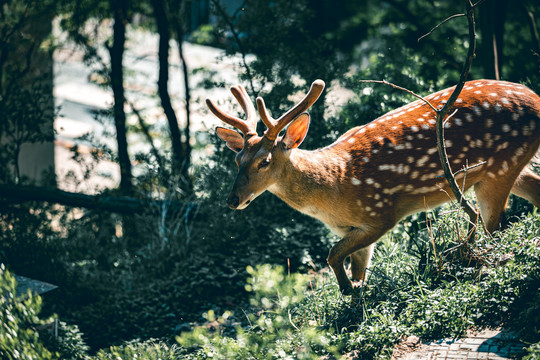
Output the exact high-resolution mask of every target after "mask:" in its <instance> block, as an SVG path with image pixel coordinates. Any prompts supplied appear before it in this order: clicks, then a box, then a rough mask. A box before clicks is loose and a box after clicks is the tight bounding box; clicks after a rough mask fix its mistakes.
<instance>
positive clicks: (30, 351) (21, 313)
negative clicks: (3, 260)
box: [0, 264, 55, 360]
mask: <svg viewBox="0 0 540 360" xmlns="http://www.w3.org/2000/svg"><path fill="white" fill-rule="evenodd" d="M16 288H17V283H16V281H15V278H14V277H13V276H12V275H11V274H10V273H9V272H8V271H7V270H6V268H5V266H4V265H3V264H0V294H1V296H0V358H2V359H6V360H14V359H28V360H31V359H34V360H35V359H40V360H46V359H53V358H55V357H54V356H53V354H52V353H51V352H50V351H49V350H47V349H46V348H45V347H44V346H43V344H42V342H41V340H40V336H39V333H38V331H37V327H38V326H40V325H44V324H45V323H46V321H44V320H41V319H40V318H39V317H38V314H39V312H40V310H41V298H40V297H39V296H34V295H33V294H32V293H31V292H30V291H29V292H28V293H26V294H22V295H21V296H18V295H17V293H16Z"/></svg>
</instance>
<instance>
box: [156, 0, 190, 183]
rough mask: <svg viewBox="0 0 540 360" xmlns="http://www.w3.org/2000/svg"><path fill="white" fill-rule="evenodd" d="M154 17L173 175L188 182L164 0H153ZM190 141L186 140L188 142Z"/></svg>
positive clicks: (159, 88)
mask: <svg viewBox="0 0 540 360" xmlns="http://www.w3.org/2000/svg"><path fill="white" fill-rule="evenodd" d="M152 6H153V7H154V15H155V17H156V24H157V29H158V33H159V54H158V56H159V79H158V93H159V98H160V100H161V106H162V107H163V112H164V113H165V116H166V117H167V121H168V123H169V129H170V132H171V144H172V150H173V173H176V174H179V175H181V177H182V178H183V180H184V181H185V180H187V169H188V167H189V158H188V157H187V155H188V154H187V150H186V146H185V143H184V142H182V134H181V132H180V127H179V125H178V118H177V117H176V113H175V112H174V109H173V107H172V104H171V97H170V95H169V90H168V83H169V41H170V39H171V34H170V29H169V19H168V17H167V11H166V4H165V3H164V1H163V0H152ZM187 140H188V139H186V142H187Z"/></svg>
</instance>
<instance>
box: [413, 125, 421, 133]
mask: <svg viewBox="0 0 540 360" xmlns="http://www.w3.org/2000/svg"><path fill="white" fill-rule="evenodd" d="M418 130H420V129H419V128H418V126H411V131H412V132H417V131H418Z"/></svg>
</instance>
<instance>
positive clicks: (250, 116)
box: [206, 85, 257, 136]
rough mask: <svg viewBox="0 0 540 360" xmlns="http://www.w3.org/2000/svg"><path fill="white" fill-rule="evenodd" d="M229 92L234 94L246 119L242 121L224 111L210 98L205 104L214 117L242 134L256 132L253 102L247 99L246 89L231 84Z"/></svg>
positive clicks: (253, 133)
mask: <svg viewBox="0 0 540 360" xmlns="http://www.w3.org/2000/svg"><path fill="white" fill-rule="evenodd" d="M231 93H232V94H233V95H234V97H235V98H236V100H237V101H238V103H240V106H242V109H243V110H244V112H245V113H246V115H247V121H243V120H242V119H240V118H237V117H236V116H232V115H229V114H227V113H226V112H225V111H223V110H221V109H220V108H219V107H217V106H216V105H215V104H214V102H213V101H212V100H210V99H206V105H207V106H208V108H209V109H210V111H212V113H213V114H214V115H215V116H216V117H218V118H219V119H220V120H222V121H224V122H226V123H227V124H229V125H231V126H234V127H235V128H237V129H238V130H240V131H241V132H242V133H243V134H244V136H247V135H255V134H257V117H256V113H255V107H254V106H253V102H252V101H251V100H250V99H249V96H248V94H247V92H246V89H244V87H243V86H241V85H237V86H233V87H232V88H231Z"/></svg>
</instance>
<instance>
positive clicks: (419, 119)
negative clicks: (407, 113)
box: [416, 118, 424, 121]
mask: <svg viewBox="0 0 540 360" xmlns="http://www.w3.org/2000/svg"><path fill="white" fill-rule="evenodd" d="M416 121H424V119H422V118H418V119H416Z"/></svg>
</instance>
